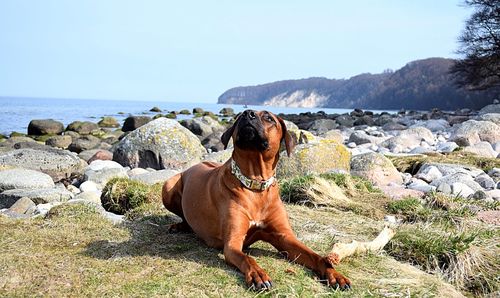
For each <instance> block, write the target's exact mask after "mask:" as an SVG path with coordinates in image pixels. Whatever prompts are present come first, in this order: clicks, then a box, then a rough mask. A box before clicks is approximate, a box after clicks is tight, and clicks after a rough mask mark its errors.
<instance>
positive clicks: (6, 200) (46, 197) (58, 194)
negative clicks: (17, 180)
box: [0, 188, 73, 208]
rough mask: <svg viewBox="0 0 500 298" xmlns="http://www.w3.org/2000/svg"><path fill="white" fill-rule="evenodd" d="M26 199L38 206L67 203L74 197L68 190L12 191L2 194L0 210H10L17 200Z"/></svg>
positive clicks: (0, 196)
mask: <svg viewBox="0 0 500 298" xmlns="http://www.w3.org/2000/svg"><path fill="white" fill-rule="evenodd" d="M23 197H26V198H29V199H31V200H32V201H33V202H35V203H36V204H44V203H51V202H65V201H67V200H69V199H71V198H72V197H73V194H72V193H71V192H69V191H67V190H65V189H64V190H62V189H59V188H40V189H11V190H6V191H4V192H2V193H0V208H9V207H10V206H12V204H14V203H15V202H16V201H17V200H19V199H21V198H23Z"/></svg>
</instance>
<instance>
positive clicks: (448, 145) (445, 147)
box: [436, 142, 458, 153]
mask: <svg viewBox="0 0 500 298" xmlns="http://www.w3.org/2000/svg"><path fill="white" fill-rule="evenodd" d="M457 148H458V145H457V143H455V142H443V143H438V144H437V146H436V151H438V152H442V153H451V152H453V151H455V150H456V149H457Z"/></svg>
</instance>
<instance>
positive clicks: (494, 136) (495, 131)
mask: <svg viewBox="0 0 500 298" xmlns="http://www.w3.org/2000/svg"><path fill="white" fill-rule="evenodd" d="M456 126H457V128H456V129H455V131H454V132H453V134H452V135H451V137H450V141H454V142H455V143H457V144H458V145H460V146H470V145H474V144H476V143H479V142H481V141H485V142H489V143H491V144H494V143H496V142H499V141H500V126H498V125H496V124H495V123H493V122H491V121H476V120H468V121H465V122H464V123H462V124H460V125H456Z"/></svg>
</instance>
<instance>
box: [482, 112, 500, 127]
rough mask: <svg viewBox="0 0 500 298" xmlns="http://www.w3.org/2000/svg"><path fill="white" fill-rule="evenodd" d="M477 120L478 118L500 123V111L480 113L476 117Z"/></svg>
mask: <svg viewBox="0 0 500 298" xmlns="http://www.w3.org/2000/svg"><path fill="white" fill-rule="evenodd" d="M476 120H478V121H491V122H493V123H495V124H496V125H500V113H487V114H480V115H479V116H477V117H476Z"/></svg>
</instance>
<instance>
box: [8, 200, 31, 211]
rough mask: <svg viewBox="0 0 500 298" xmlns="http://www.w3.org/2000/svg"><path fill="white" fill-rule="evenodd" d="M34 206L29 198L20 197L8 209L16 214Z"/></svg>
mask: <svg viewBox="0 0 500 298" xmlns="http://www.w3.org/2000/svg"><path fill="white" fill-rule="evenodd" d="M35 206H36V205H35V203H33V201H32V200H31V199H30V198H20V199H19V200H17V201H16V202H15V203H14V204H13V205H12V206H10V208H9V211H10V212H14V213H17V214H25V213H26V212H27V211H28V210H29V209H30V208H32V207H35Z"/></svg>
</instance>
